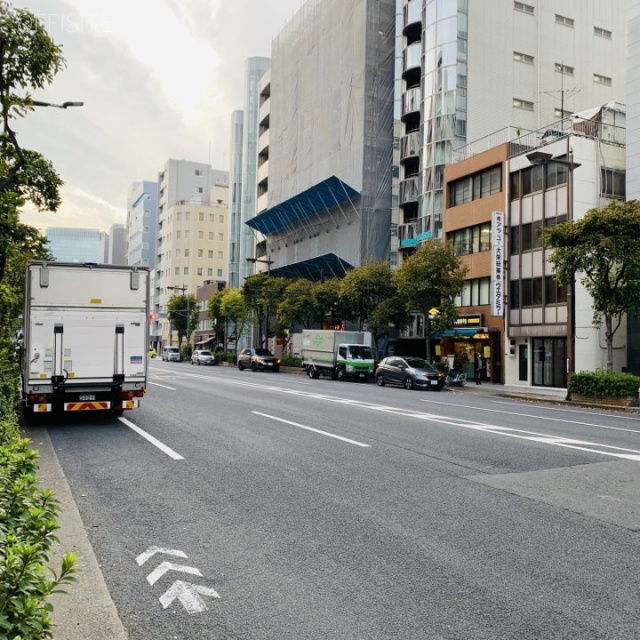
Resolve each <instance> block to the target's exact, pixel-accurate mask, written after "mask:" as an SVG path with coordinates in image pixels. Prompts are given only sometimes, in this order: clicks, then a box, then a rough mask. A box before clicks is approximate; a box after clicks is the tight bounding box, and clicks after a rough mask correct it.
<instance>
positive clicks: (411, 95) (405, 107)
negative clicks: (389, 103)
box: [402, 87, 422, 116]
mask: <svg viewBox="0 0 640 640" xmlns="http://www.w3.org/2000/svg"><path fill="white" fill-rule="evenodd" d="M421 103H422V89H421V88H420V87H412V88H411V89H407V91H406V92H405V94H404V95H403V96H402V115H403V116H404V115H406V114H408V113H413V112H415V111H420V104H421Z"/></svg>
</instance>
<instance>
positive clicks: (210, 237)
mask: <svg viewBox="0 0 640 640" xmlns="http://www.w3.org/2000/svg"><path fill="white" fill-rule="evenodd" d="M209 240H213V231H209Z"/></svg>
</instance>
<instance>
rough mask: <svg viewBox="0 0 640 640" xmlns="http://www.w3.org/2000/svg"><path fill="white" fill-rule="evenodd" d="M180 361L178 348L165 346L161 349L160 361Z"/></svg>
mask: <svg viewBox="0 0 640 640" xmlns="http://www.w3.org/2000/svg"><path fill="white" fill-rule="evenodd" d="M165 360H166V361H167V362H180V349H178V347H165V348H164V349H163V350H162V361H163V362H164V361H165Z"/></svg>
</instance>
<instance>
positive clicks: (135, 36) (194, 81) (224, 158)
mask: <svg viewBox="0 0 640 640" xmlns="http://www.w3.org/2000/svg"><path fill="white" fill-rule="evenodd" d="M13 5H14V6H16V7H20V8H24V9H27V10H29V11H31V12H33V13H35V14H37V15H38V16H39V17H40V19H41V20H42V21H43V22H44V23H45V25H46V26H47V28H48V30H49V33H50V35H51V37H52V38H53V40H54V41H55V42H56V43H58V44H60V45H62V47H63V54H64V56H65V58H66V60H67V68H66V69H65V70H64V71H63V72H62V73H60V74H58V76H56V78H55V80H54V82H53V84H52V85H51V86H50V87H47V88H46V89H44V90H42V91H39V92H38V96H37V99H39V100H44V101H48V102H53V103H57V104H60V103H62V102H64V101H66V100H73V101H83V102H84V107H82V108H74V109H67V110H66V111H63V110H60V109H45V108H40V109H36V111H35V112H34V113H32V114H29V115H28V116H27V117H26V118H25V119H24V120H23V121H20V122H17V123H16V130H17V131H18V134H19V139H20V142H21V144H22V145H23V146H25V147H27V148H32V149H35V150H37V151H39V152H41V153H42V154H43V155H44V156H45V157H47V158H48V159H50V160H51V161H52V162H53V164H54V166H55V167H56V169H57V170H58V172H59V173H60V175H61V177H62V179H63V180H64V181H65V187H64V190H63V205H62V207H61V209H60V211H59V212H58V213H57V214H38V213H36V212H34V211H33V210H32V209H29V210H25V212H24V215H23V220H24V221H25V222H27V223H29V224H34V225H36V226H82V227H96V228H100V229H102V230H107V229H108V227H109V226H110V225H111V224H113V223H114V222H118V223H121V222H124V215H125V207H126V198H127V193H128V190H129V186H130V184H131V183H132V182H135V181H139V180H153V181H155V180H156V179H157V175H158V172H159V171H160V170H161V169H162V168H163V166H164V164H165V162H166V161H167V160H168V159H170V158H178V159H187V160H194V161H198V162H209V163H211V164H212V165H213V166H214V168H216V169H223V170H228V161H229V143H230V122H231V113H232V112H233V111H234V110H236V109H242V108H243V105H244V69H245V61H246V59H247V58H249V57H251V56H256V55H260V56H269V55H270V50H271V49H270V45H271V40H272V39H273V38H274V37H275V35H276V34H277V32H278V31H279V30H280V29H281V28H282V27H283V26H284V25H285V23H286V21H287V20H288V19H289V18H291V16H292V15H293V12H294V10H295V9H296V8H298V7H299V6H300V0H259V1H258V0H235V1H234V2H229V1H228V0H189V2H185V1H184V0H156V1H155V2H154V3H153V4H152V5H151V6H150V5H149V4H148V3H142V2H139V1H136V0H108V1H107V0H13ZM43 221H44V222H43Z"/></svg>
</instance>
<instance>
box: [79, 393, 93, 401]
mask: <svg viewBox="0 0 640 640" xmlns="http://www.w3.org/2000/svg"><path fill="white" fill-rule="evenodd" d="M95 399H96V396H95V394H94V393H81V394H80V398H79V400H80V401H81V402H89V401H91V400H95Z"/></svg>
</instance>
